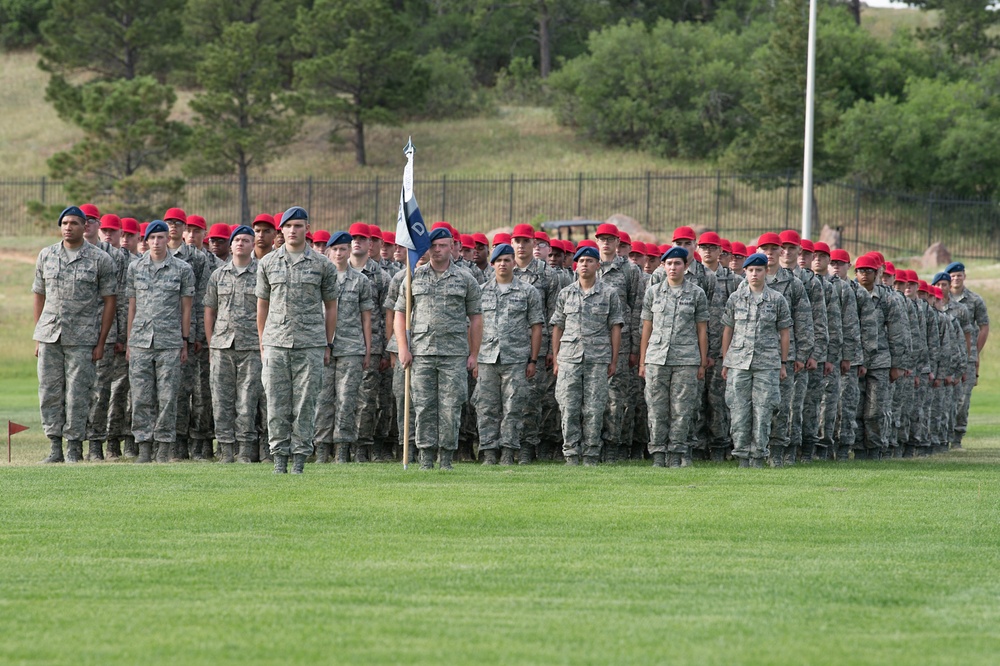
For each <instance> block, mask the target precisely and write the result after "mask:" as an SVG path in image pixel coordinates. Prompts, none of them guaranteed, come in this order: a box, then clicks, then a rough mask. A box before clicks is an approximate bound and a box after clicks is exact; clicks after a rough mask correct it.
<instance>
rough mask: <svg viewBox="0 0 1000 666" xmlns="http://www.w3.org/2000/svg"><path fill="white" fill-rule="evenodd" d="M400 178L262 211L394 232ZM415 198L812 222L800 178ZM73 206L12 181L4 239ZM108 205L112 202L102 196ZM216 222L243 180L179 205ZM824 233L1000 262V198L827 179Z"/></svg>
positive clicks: (1, 216) (460, 208) (486, 222)
mask: <svg viewBox="0 0 1000 666" xmlns="http://www.w3.org/2000/svg"><path fill="white" fill-rule="evenodd" d="M399 188H400V178H399V176H398V175H372V176H365V177H355V178H337V179H318V178H307V179H269V178H257V179H253V180H251V181H250V187H249V191H250V202H251V208H252V214H256V213H259V212H268V213H275V212H278V211H281V210H284V209H285V208H287V207H288V206H290V205H292V204H299V205H302V206H305V207H306V208H307V209H308V210H309V211H310V215H311V216H312V223H313V226H314V228H319V229H328V230H331V231H332V230H335V229H346V228H347V226H348V225H349V224H350V223H351V222H354V221H356V220H364V221H367V222H375V223H378V224H379V226H381V227H382V228H384V229H389V228H392V227H393V226H394V225H395V222H396V211H397V207H398V203H399ZM414 191H415V193H416V196H417V200H418V201H419V203H420V208H421V211H422V212H423V214H424V218H425V219H427V220H438V219H446V220H449V221H450V222H452V223H453V224H454V225H455V226H457V227H459V228H460V229H461V230H462V231H463V232H473V231H488V230H490V229H494V228H496V227H502V226H509V225H513V224H516V223H518V222H525V221H532V220H545V219H572V218H574V217H579V218H584V219H593V220H604V219H606V218H608V217H609V216H611V215H613V214H615V213H623V214H625V215H628V216H630V217H633V218H635V219H636V220H638V221H639V222H640V223H641V224H642V225H643V226H644V227H645V228H646V229H647V230H648V231H650V232H652V233H654V234H656V235H657V236H659V237H660V238H666V237H667V236H669V234H670V232H671V231H672V230H673V229H674V228H675V227H677V226H680V225H692V226H697V225H700V226H704V227H707V228H710V229H715V230H717V231H719V233H720V234H722V235H723V236H726V237H730V238H733V239H738V240H744V241H748V242H752V241H753V240H754V239H755V238H757V236H758V235H759V234H760V233H762V232H764V231H774V230H780V229H785V228H793V229H795V228H799V227H800V226H801V206H802V185H801V183H800V182H798V180H797V174H796V173H794V172H791V171H789V172H787V173H783V174H739V173H729V172H724V171H711V172H700V173H687V174H684V173H681V174H678V173H658V172H642V173H612V174H607V173H562V174H551V175H518V174H490V175H449V174H444V175H435V176H431V177H424V178H418V179H417V180H416V181H415V183H414ZM32 201H37V202H41V203H44V204H49V205H51V204H63V203H66V200H65V193H64V191H63V187H62V183H60V182H58V181H53V180H50V179H46V178H38V179H17V180H0V234H2V235H29V234H37V233H38V232H39V230H40V229H42V230H48V229H49V228H50V226H49V225H51V224H52V221H51V220H44V221H40V220H37V219H33V218H32V217H31V216H30V215H29V213H28V202H32ZM94 203H96V204H97V205H98V206H100V205H101V203H102V202H101V200H100V199H98V200H96V201H94ZM176 203H177V204H178V205H181V206H183V207H184V208H185V209H186V210H187V211H188V212H189V213H198V214H200V215H204V216H205V217H206V218H207V219H208V220H209V222H226V223H230V224H232V223H235V222H238V221H239V216H240V210H239V197H238V187H237V182H236V180H235V179H233V178H215V179H198V180H192V181H189V182H188V183H187V185H186V187H185V190H184V197H183V200H181V201H178V202H176ZM814 211H815V213H816V218H815V224H814V229H815V233H814V237H818V234H819V230H820V229H821V228H822V227H823V225H829V226H830V227H832V228H837V229H839V230H840V231H841V234H842V236H841V245H842V247H844V248H845V249H847V250H848V251H849V252H851V253H852V254H856V253H857V252H858V251H860V250H869V249H880V250H883V251H884V252H885V253H886V254H888V255H890V256H897V257H898V256H905V255H914V254H921V253H922V252H923V251H924V250H925V249H926V248H927V246H928V245H930V244H931V243H934V242H937V241H941V242H943V243H944V244H945V245H946V246H947V247H948V249H949V250H951V252H952V253H953V254H954V255H956V256H961V257H965V258H981V259H1000V209H998V205H997V203H996V202H992V201H986V200H981V201H980V200H956V199H949V198H943V197H939V196H935V195H927V194H912V193H901V192H890V191H883V190H877V189H872V188H869V187H864V186H862V185H860V184H859V183H856V182H850V181H828V182H822V181H821V182H818V183H817V185H816V188H815V206H814Z"/></svg>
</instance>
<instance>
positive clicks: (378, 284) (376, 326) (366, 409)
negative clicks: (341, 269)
mask: <svg viewBox="0 0 1000 666" xmlns="http://www.w3.org/2000/svg"><path fill="white" fill-rule="evenodd" d="M359 272H360V273H361V274H362V275H364V276H365V277H366V278H368V281H369V284H370V285H371V300H372V303H373V304H374V303H381V302H382V301H383V300H385V293H386V291H387V290H388V289H389V276H388V275H386V274H385V272H384V271H383V270H382V269H381V268H379V267H378V264H377V263H375V260H373V259H368V261H367V262H365V265H364V267H363V268H362V269H361V270H360V271H359ZM372 310H373V312H374V307H373V308H372ZM337 328H338V329H339V328H340V324H339V323H338V324H337ZM384 340H385V319H384V318H382V317H375V316H372V338H371V360H370V362H369V363H368V368H367V369H365V370H359V373H360V375H361V387H360V392H359V393H358V396H357V409H356V416H355V420H356V421H357V424H356V426H355V427H356V428H357V431H356V436H355V438H356V440H357V446H356V447H354V448H355V453H356V454H357V453H360V455H361V460H362V461H364V460H365V459H366V458H368V457H369V456H368V454H369V453H371V452H372V450H373V449H374V447H375V441H376V438H377V439H378V441H379V442H384V441H385V439H386V438H387V437H388V430H387V428H386V427H387V426H388V423H377V416H378V413H379V387H380V386H381V383H382V377H381V374H380V372H379V361H381V360H382V354H383V353H384V352H385V343H384V342H383V341H384ZM347 363H350V362H347ZM345 369H346V368H345ZM378 453H379V457H381V454H382V451H378Z"/></svg>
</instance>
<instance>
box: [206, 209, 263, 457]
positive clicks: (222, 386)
mask: <svg viewBox="0 0 1000 666" xmlns="http://www.w3.org/2000/svg"><path fill="white" fill-rule="evenodd" d="M229 242H230V253H231V260H230V261H228V262H226V263H225V264H223V265H222V266H220V267H219V268H217V269H215V271H214V272H213V273H212V275H211V277H209V278H208V287H207V288H206V290H205V336H206V338H207V339H208V347H209V358H210V364H209V371H210V383H211V386H212V413H213V414H214V416H215V437H216V439H217V440H218V441H219V446H220V447H221V448H222V462H224V463H231V462H234V460H233V453H234V448H236V445H237V444H238V445H239V461H240V462H241V463H249V462H250V460H251V448H252V447H254V446H257V425H256V417H257V402H258V401H259V400H260V396H261V394H262V393H263V392H264V387H263V386H262V385H261V383H260V370H261V364H260V338H259V337H258V336H257V296H256V295H255V292H256V290H257V259H256V258H255V257H254V254H253V247H254V231H253V229H251V228H250V227H248V226H246V225H241V226H238V227H236V228H235V229H233V232H232V234H231V235H230V237H229Z"/></svg>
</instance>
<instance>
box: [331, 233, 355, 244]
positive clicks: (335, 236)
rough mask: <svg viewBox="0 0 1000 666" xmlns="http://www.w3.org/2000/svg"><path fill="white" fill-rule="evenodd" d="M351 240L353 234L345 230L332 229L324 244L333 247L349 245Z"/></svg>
mask: <svg viewBox="0 0 1000 666" xmlns="http://www.w3.org/2000/svg"><path fill="white" fill-rule="evenodd" d="M352 240H354V236H352V235H351V234H349V233H347V232H346V231H334V232H333V233H332V234H330V240H328V241H327V242H326V246H327V247H333V246H334V245H350V244H351V241H352Z"/></svg>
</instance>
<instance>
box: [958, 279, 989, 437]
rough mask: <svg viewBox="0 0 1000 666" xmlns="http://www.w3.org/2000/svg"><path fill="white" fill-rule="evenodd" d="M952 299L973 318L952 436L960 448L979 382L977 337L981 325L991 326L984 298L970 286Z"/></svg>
mask: <svg viewBox="0 0 1000 666" xmlns="http://www.w3.org/2000/svg"><path fill="white" fill-rule="evenodd" d="M951 300H952V301H955V302H957V303H959V304H961V305H964V306H965V307H966V309H968V311H969V317H970V318H971V320H972V325H971V327H970V333H971V336H972V341H971V344H970V347H969V365H968V369H967V370H966V379H965V381H964V382H963V383H962V394H961V401H960V402H959V405H958V412H957V414H956V416H955V430H954V431H953V433H952V437H951V442H952V444H954V445H955V446H956V448H958V447H961V446H962V438H963V437H965V432H966V430H967V429H968V426H969V403H970V402H971V400H972V389H973V388H974V387H975V386H976V384H978V383H979V369H978V367H977V366H978V365H979V349H978V347H977V344H976V339H977V338H978V337H979V327H980V326H989V324H990V316H989V314H988V313H987V312H986V303H984V302H983V298H982V297H981V296H980V295H979V294H977V293H975V292H973V291H970V290H969V288H968V287H966V288H965V289H963V290H962V293H961V294H960V295H958V296H956V295H955V294H952V295H951Z"/></svg>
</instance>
